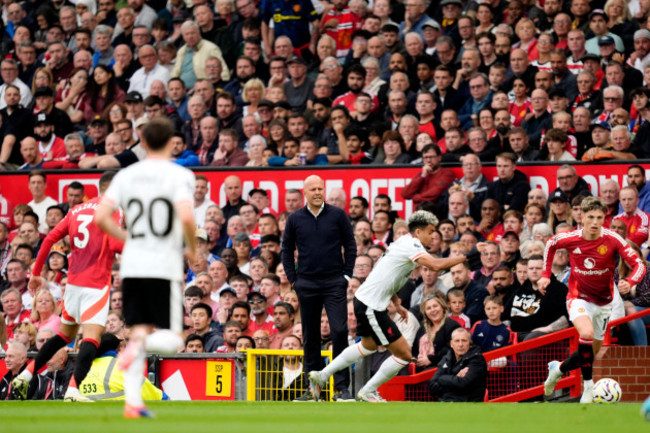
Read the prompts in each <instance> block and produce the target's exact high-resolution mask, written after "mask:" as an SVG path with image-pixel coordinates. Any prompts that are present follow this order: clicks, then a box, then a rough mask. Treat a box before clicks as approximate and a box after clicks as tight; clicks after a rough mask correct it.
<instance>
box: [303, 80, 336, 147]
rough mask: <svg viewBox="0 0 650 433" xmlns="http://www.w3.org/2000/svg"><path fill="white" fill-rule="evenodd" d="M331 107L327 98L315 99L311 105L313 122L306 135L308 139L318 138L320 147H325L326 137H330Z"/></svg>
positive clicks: (330, 102)
mask: <svg viewBox="0 0 650 433" xmlns="http://www.w3.org/2000/svg"><path fill="white" fill-rule="evenodd" d="M317 85H318V84H317ZM331 107H332V100H331V99H328V98H316V99H314V100H313V103H312V113H313V114H312V115H313V121H312V122H311V126H310V128H309V131H308V134H309V136H310V137H316V138H318V143H319V145H320V146H326V145H327V140H328V137H329V136H330V135H331V129H330V127H331V126H332V122H331V120H330V108H331Z"/></svg>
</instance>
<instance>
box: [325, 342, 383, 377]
mask: <svg viewBox="0 0 650 433" xmlns="http://www.w3.org/2000/svg"><path fill="white" fill-rule="evenodd" d="M376 351H377V350H368V349H366V348H365V347H363V344H361V343H357V344H355V345H353V346H348V347H347V348H346V349H345V350H344V351H343V352H341V353H339V356H337V357H336V358H334V359H333V360H332V362H330V363H329V364H327V367H325V368H324V369H323V370H321V372H320V377H321V378H322V379H323V380H327V378H329V377H330V376H331V375H333V374H334V373H336V372H337V371H341V370H343V369H344V368H346V367H348V366H350V365H352V364H354V363H355V362H357V361H358V360H360V359H361V358H364V357H366V356H368V355H372V354H373V353H375V352H376Z"/></svg>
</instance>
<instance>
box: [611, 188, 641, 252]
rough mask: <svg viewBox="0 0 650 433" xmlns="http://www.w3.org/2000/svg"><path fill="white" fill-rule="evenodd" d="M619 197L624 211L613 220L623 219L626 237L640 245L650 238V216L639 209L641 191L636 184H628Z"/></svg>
mask: <svg viewBox="0 0 650 433" xmlns="http://www.w3.org/2000/svg"><path fill="white" fill-rule="evenodd" d="M619 199H620V203H621V208H622V209H623V212H621V213H620V214H618V215H616V216H615V217H614V218H613V220H612V221H615V220H621V221H623V222H624V223H625V227H627V236H626V238H627V239H629V240H631V241H632V242H634V243H635V244H636V245H637V246H639V247H640V246H641V245H643V243H644V242H645V241H647V240H648V225H650V217H649V216H648V214H647V213H645V212H643V211H642V210H641V209H639V192H638V191H637V190H636V188H635V187H634V186H632V185H628V186H626V187H625V188H623V189H621V192H620V193H619Z"/></svg>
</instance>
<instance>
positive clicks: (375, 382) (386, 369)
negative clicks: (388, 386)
mask: <svg viewBox="0 0 650 433" xmlns="http://www.w3.org/2000/svg"><path fill="white" fill-rule="evenodd" d="M407 365H409V362H408V361H404V360H403V359H399V358H397V357H396V356H395V355H393V356H391V357H390V358H388V359H387V360H385V361H384V362H383V363H382V364H381V367H379V370H377V373H375V375H374V376H372V377H371V378H370V380H369V381H368V382H367V383H366V384H365V385H364V386H363V388H361V391H376V390H377V388H379V386H380V385H381V384H383V383H386V382H388V381H389V380H391V379H392V378H393V377H395V375H397V373H399V372H400V370H402V368H404V367H406V366H407Z"/></svg>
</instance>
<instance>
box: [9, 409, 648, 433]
mask: <svg viewBox="0 0 650 433" xmlns="http://www.w3.org/2000/svg"><path fill="white" fill-rule="evenodd" d="M149 407H150V409H152V411H154V412H155V414H156V416H157V417H156V418H155V419H142V420H125V419H123V418H122V403H120V402H103V403H94V404H72V403H63V402H1V403H0V426H1V427H0V429H1V431H2V432H23V433H24V432H39V433H40V432H43V433H57V432H62V433H81V432H84V433H86V432H89V433H104V432H107V433H131V432H134V433H145V432H155V433H163V432H174V433H201V432H210V433H215V432H222V433H240V432H255V433H292V432H299V433H312V432H328V433H347V432H353V433H361V432H369V433H370V432H372V433H379V432H391V433H397V432H400V433H401V432H403V433H411V432H413V433H416V432H417V433H457V432H472V433H488V432H495V433H509V432H513V431H516V432H522V433H529V432H531V433H533V432H544V433H556V432H558V433H564V432H566V433H579V432H589V433H593V432H608V433H609V432H611V433H615V432H625V433H632V432H642V431H645V432H648V431H650V423H647V422H645V421H644V420H643V418H642V417H641V416H640V415H639V408H640V404H624V403H621V404H616V405H589V406H585V405H580V404H577V403H558V404H551V403H546V404H544V403H537V404H536V403H519V404H483V403H479V404H460V403H456V404H449V403H389V404H362V403H245V402H227V403H226V402H215V403H212V402H157V403H150V404H149Z"/></svg>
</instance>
